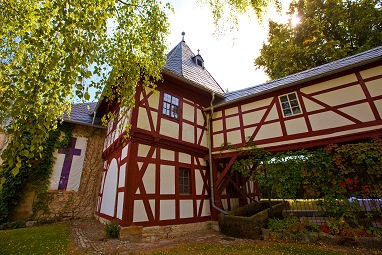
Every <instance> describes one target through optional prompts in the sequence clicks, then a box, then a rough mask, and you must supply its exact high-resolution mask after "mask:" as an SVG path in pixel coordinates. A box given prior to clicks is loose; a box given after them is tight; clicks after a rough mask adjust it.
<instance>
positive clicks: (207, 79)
mask: <svg viewBox="0 0 382 255" xmlns="http://www.w3.org/2000/svg"><path fill="white" fill-rule="evenodd" d="M182 35H183V36H184V34H183V33H182ZM200 61H201V62H200ZM164 69H165V70H167V71H170V72H171V73H174V74H175V75H176V76H179V77H181V78H185V79H187V80H189V81H191V82H193V83H196V85H198V86H200V87H202V88H204V89H207V90H208V91H211V92H215V93H216V94H218V95H220V96H223V95H224V90H223V89H222V88H221V87H220V85H219V84H218V83H217V82H216V80H215V79H214V78H213V77H212V75H211V74H210V73H209V72H208V71H207V69H206V68H205V67H204V61H203V58H202V57H201V56H200V55H199V54H197V55H195V54H194V53H193V52H192V51H191V49H190V48H189V47H188V45H187V44H186V43H185V41H184V37H183V39H182V41H181V42H180V43H179V44H178V45H176V46H175V47H174V48H173V49H172V50H171V51H170V52H169V53H168V54H167V62H166V66H165V68H164Z"/></svg>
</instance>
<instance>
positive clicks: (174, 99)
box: [172, 97, 179, 105]
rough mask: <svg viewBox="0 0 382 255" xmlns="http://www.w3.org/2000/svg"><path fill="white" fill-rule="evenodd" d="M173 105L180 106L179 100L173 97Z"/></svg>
mask: <svg viewBox="0 0 382 255" xmlns="http://www.w3.org/2000/svg"><path fill="white" fill-rule="evenodd" d="M172 104H174V105H179V99H178V98H176V97H172Z"/></svg>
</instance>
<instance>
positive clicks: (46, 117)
mask: <svg viewBox="0 0 382 255" xmlns="http://www.w3.org/2000/svg"><path fill="white" fill-rule="evenodd" d="M168 8H169V6H168V5H163V4H162V3H161V2H160V1H159V0H103V1H99V0H86V1H84V0H45V1H32V0H23V1H19V0H3V1H0V40H1V46H0V65H1V68H0V84H1V85H0V124H1V126H2V129H3V130H2V131H6V132H7V134H8V135H10V136H11V137H12V139H11V142H10V143H9V144H8V147H7V149H6V151H4V153H3V154H2V157H3V158H4V160H5V161H4V163H5V165H7V167H6V168H3V170H0V179H1V181H0V190H1V184H2V183H3V182H4V181H5V178H4V176H7V175H9V172H11V173H12V174H13V175H16V174H17V173H18V172H19V169H20V168H21V165H22V164H26V165H32V164H35V162H36V161H38V160H39V159H40V158H41V156H42V155H41V154H42V151H43V149H44V148H43V144H44V142H45V141H46V139H47V137H48V134H49V131H50V130H54V129H56V127H57V123H58V120H59V117H60V116H62V115H63V113H64V112H65V111H68V110H69V109H70V103H71V100H72V99H73V97H74V96H75V94H76V95H77V96H79V97H82V98H84V99H85V100H88V99H89V88H90V87H94V88H96V89H97V91H98V94H99V93H100V91H101V89H102V87H103V86H104V84H106V82H107V81H108V82H109V84H110V86H107V87H106V88H105V90H104V92H103V97H104V98H105V99H109V100H110V99H115V98H114V97H115V95H118V98H117V99H116V100H118V102H119V103H120V104H121V105H122V106H123V107H124V109H128V108H130V106H131V105H132V103H133V96H132V95H133V94H134V91H135V87H136V85H137V84H138V82H139V81H142V83H143V85H150V84H151V83H153V82H155V81H157V80H159V79H160V78H161V70H162V66H163V65H164V63H165V44H164V43H165V37H166V35H167V32H168V31H167V30H168V23H167V18H166V13H165V12H166V9H168ZM110 70H112V71H110ZM94 77H97V78H94ZM142 79H143V80H142ZM89 80H91V81H90V82H89ZM0 131H1V130H0ZM23 162H24V163H23Z"/></svg>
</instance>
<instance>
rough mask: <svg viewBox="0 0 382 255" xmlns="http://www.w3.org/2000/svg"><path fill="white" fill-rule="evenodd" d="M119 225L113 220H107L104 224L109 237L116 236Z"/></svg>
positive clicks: (119, 228)
mask: <svg viewBox="0 0 382 255" xmlns="http://www.w3.org/2000/svg"><path fill="white" fill-rule="evenodd" d="M120 230H121V227H120V226H119V225H118V223H117V222H115V221H109V222H108V223H106V225H105V233H106V236H107V237H109V238H118V237H119V232H120Z"/></svg>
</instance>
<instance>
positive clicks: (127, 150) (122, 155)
mask: <svg viewBox="0 0 382 255" xmlns="http://www.w3.org/2000/svg"><path fill="white" fill-rule="evenodd" d="M128 152H129V144H126V146H125V147H123V149H122V153H121V160H123V159H125V158H126V157H127V154H128Z"/></svg>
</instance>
